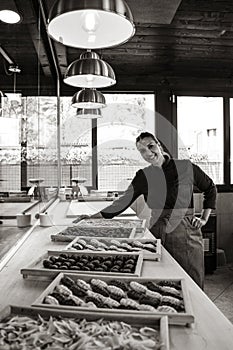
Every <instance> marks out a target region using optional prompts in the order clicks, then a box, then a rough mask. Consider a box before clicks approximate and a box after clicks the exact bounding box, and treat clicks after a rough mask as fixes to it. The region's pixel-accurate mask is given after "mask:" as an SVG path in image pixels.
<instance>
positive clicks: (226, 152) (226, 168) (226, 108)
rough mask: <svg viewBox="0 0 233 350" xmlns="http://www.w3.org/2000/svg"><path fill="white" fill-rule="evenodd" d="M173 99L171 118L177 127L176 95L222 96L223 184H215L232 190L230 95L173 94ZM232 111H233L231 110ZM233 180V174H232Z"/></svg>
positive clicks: (218, 187)
mask: <svg viewBox="0 0 233 350" xmlns="http://www.w3.org/2000/svg"><path fill="white" fill-rule="evenodd" d="M174 96H175V98H174V100H173V105H174V108H173V109H172V111H173V118H174V119H175V126H176V128H177V114H178V110H177V97H185V96H189V97H191V96H193V97H220V98H222V108H223V120H222V122H223V135H222V137H223V181H224V184H216V186H217V190H218V192H219V193H221V192H233V183H231V167H230V162H231V151H230V148H231V147H230V145H231V139H230V97H224V96H217V95H205V96H203V95H198V94H177V95H174ZM232 113H233V111H232ZM232 180H233V176H232Z"/></svg>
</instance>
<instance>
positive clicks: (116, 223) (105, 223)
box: [76, 218, 146, 228]
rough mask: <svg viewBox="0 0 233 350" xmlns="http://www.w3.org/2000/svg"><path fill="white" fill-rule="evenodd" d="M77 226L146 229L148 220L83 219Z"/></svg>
mask: <svg viewBox="0 0 233 350" xmlns="http://www.w3.org/2000/svg"><path fill="white" fill-rule="evenodd" d="M76 225H77V226H79V227H80V226H81V227H124V228H127V227H129V228H145V227H146V220H145V219H144V220H143V219H121V218H116V219H115V218H114V219H104V218H99V219H92V218H89V219H83V220H80V221H79V222H78V223H77V224H76Z"/></svg>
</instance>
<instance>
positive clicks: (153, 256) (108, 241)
mask: <svg viewBox="0 0 233 350" xmlns="http://www.w3.org/2000/svg"><path fill="white" fill-rule="evenodd" d="M92 239H93V237H76V238H75V239H74V240H73V241H72V242H70V243H69V244H68V245H67V246H66V247H65V248H64V250H65V251H72V252H75V251H76V252H77V251H80V252H91V251H103V252H106V251H113V252H119V251H120V250H116V249H111V248H108V249H106V248H102V249H101V245H100V246H98V249H97V248H96V250H93V249H88V246H87V248H85V247H84V249H78V248H74V247H73V246H74V245H75V244H76V243H78V242H79V241H80V240H84V241H85V242H86V243H87V245H88V244H91V245H92V243H91V241H92ZM95 239H96V240H97V241H98V242H100V244H101V243H104V244H105V245H106V246H107V247H110V246H111V245H114V241H117V242H118V243H119V244H121V243H126V244H131V243H133V242H135V241H137V242H140V243H142V244H146V243H153V244H155V248H156V251H155V252H151V251H149V250H146V249H143V248H141V249H140V248H139V249H140V250H139V251H142V253H143V259H145V260H155V261H160V259H161V240H160V239H155V238H138V239H137V238H135V239H134V238H126V239H125V238H111V237H108V238H95ZM112 241H113V242H112ZM132 249H133V248H132ZM128 251H129V252H130V250H128ZM126 252H127V251H126Z"/></svg>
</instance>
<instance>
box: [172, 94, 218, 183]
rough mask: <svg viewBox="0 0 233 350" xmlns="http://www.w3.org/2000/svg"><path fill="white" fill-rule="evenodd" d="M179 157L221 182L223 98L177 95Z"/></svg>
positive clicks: (215, 180) (216, 181)
mask: <svg viewBox="0 0 233 350" xmlns="http://www.w3.org/2000/svg"><path fill="white" fill-rule="evenodd" d="M177 130H178V157H179V158H189V159H190V160H191V161H193V162H194V163H195V164H197V165H199V166H200V168H202V169H203V170H204V171H205V172H206V173H207V174H208V175H209V176H210V177H211V178H212V179H213V181H214V182H215V183H216V184H223V99H222V98H220V97H183V96H182V97H178V98H177Z"/></svg>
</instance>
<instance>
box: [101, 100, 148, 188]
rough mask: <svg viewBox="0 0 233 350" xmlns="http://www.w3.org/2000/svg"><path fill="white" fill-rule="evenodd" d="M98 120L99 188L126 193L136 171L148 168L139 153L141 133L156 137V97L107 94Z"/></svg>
mask: <svg viewBox="0 0 233 350" xmlns="http://www.w3.org/2000/svg"><path fill="white" fill-rule="evenodd" d="M105 98H106V103H107V107H106V108H104V109H103V110H102V111H101V113H102V118H99V119H97V125H98V127H97V140H98V141H97V145H98V150H97V154H98V189H99V190H113V191H123V190H125V189H126V188H127V186H128V184H129V182H130V180H131V179H132V178H133V176H134V175H135V172H136V171H137V170H138V169H140V168H142V167H144V166H146V165H148V164H147V163H146V162H145V161H144V160H143V159H142V158H141V156H140V154H139V152H137V149H136V146H135V139H136V137H137V136H138V135H139V134H140V132H141V131H149V132H151V133H153V134H154V130H155V111H154V110H155V109H154V103H155V101H154V95H153V94H106V95H105Z"/></svg>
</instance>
